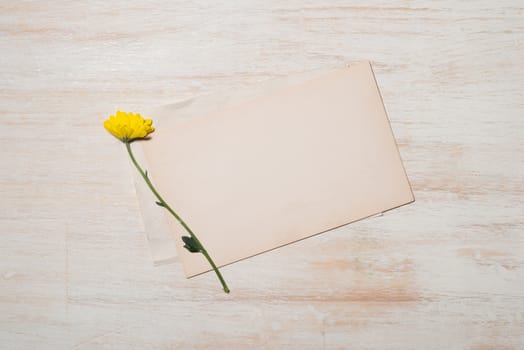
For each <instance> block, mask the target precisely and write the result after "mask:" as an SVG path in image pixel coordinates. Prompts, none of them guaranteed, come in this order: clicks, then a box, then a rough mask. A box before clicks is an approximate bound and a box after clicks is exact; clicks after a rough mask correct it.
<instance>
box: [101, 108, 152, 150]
mask: <svg viewBox="0 0 524 350" xmlns="http://www.w3.org/2000/svg"><path fill="white" fill-rule="evenodd" d="M152 125H153V121H152V120H151V119H144V118H142V116H141V115H140V114H139V113H127V112H122V111H116V114H115V115H111V116H110V117H109V119H107V120H106V121H105V122H104V128H106V130H107V131H109V132H110V133H111V134H112V135H113V136H115V137H116V138H118V139H120V140H122V141H123V142H129V141H132V140H134V139H141V138H144V137H146V136H147V135H149V134H150V133H152V132H153V131H155V128H154V127H153V126H152Z"/></svg>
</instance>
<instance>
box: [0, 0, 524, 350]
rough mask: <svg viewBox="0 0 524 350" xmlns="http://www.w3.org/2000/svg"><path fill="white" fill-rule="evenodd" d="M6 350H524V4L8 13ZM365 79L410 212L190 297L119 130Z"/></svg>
mask: <svg viewBox="0 0 524 350" xmlns="http://www.w3.org/2000/svg"><path fill="white" fill-rule="evenodd" d="M0 9H1V11H0V50H1V52H2V54H1V55H0V118H1V119H0V120H1V122H2V125H3V127H2V128H0V149H1V152H0V162H1V164H2V169H1V170H2V171H1V172H0V199H1V200H0V232H1V235H2V236H1V237H2V244H1V245H0V254H1V257H2V259H1V262H0V314H1V315H2V316H1V317H0V345H1V348H5V349H36V348H37V349H165V350H167V349H194V348H198V349H244V348H257V349H258V348H260V349H420V348H423V349H443V348H444V349H474V350H480V349H522V348H524V336H523V334H524V235H523V234H524V196H523V194H524V142H523V141H524V131H523V130H524V118H523V116H524V66H523V65H522V61H523V59H524V6H523V4H522V3H521V2H518V1H497V2H493V1H476V2H455V1H415V0H413V1H378V0H369V1H333V0H330V1H316V0H308V1H282V0H280V1H277V0H266V1H255V0H250V1H235V2H225V1H224V2H221V1H218V2H208V1H144V2H137V1H111V2H108V1H104V2H102V1H86V2H82V3H75V2H65V1H55V2H39V1H23V2H11V1H2V2H0ZM362 59H369V60H371V61H372V62H373V65H374V69H375V73H376V76H377V80H378V83H379V85H380V87H381V91H382V94H383V97H384V101H385V104H386V108H387V110H388V113H389V117H390V119H391V123H392V127H393V130H394V133H395V135H396V137H397V140H398V142H399V144H400V151H401V155H402V157H403V159H404V162H405V166H406V170H407V173H408V175H409V177H410V180H411V182H412V185H413V188H414V192H415V197H416V198H417V202H415V204H413V205H410V206H406V207H403V208H400V209H398V210H395V211H392V212H389V213H386V214H384V215H383V216H381V217H377V218H372V219H368V220H365V221H361V222H358V223H356V224H354V225H349V226H346V227H343V228H340V229H337V230H335V231H332V232H329V233H327V234H324V235H320V236H317V237H314V238H311V239H307V240H304V241H301V242H299V243H297V244H294V245H291V246H288V247H284V248H282V249H279V250H276V251H273V252H270V253H268V254H264V255H260V256H257V257H255V258H252V259H249V260H246V261H243V262H240V263H238V264H234V265H232V266H229V267H227V268H225V269H224V270H223V272H224V274H225V276H226V278H227V279H228V281H229V283H230V286H231V288H232V290H233V292H232V294H231V295H223V293H221V292H220V289H219V286H218V284H217V282H216V280H215V277H214V276H213V275H212V274H206V275H203V276H199V277H197V278H194V279H191V280H186V279H185V278H184V277H183V272H182V268H181V266H179V265H177V264H175V265H169V266H161V267H153V265H152V264H151V260H150V257H149V255H148V254H149V253H148V247H147V243H146V240H145V237H144V232H143V228H142V224H141V218H140V213H139V209H138V203H137V200H136V196H135V192H134V187H133V177H132V171H133V169H132V168H131V167H130V164H129V161H128V159H127V158H126V155H125V151H124V149H123V147H122V146H121V145H119V144H118V142H117V141H115V140H114V139H112V138H110V137H109V136H108V135H107V134H106V132H105V131H104V130H103V129H102V127H101V123H102V121H103V119H105V118H106V117H107V116H108V115H109V114H110V113H112V112H113V111H114V110H115V109H116V108H122V109H124V110H135V111H140V110H145V109H150V108H151V107H154V106H157V105H160V104H165V103H171V102H174V101H178V100H182V99H185V98H188V97H191V96H194V95H198V94H203V93H207V92H211V91H213V90H216V89H224V88H230V89H239V88H242V86H245V85H246V84H249V83H253V82H256V81H261V80H265V79H268V78H271V77H275V76H283V75H286V74H289V73H293V72H299V71H306V70H309V69H314V68H321V67H324V66H329V65H334V64H340V63H344V62H351V61H356V60H362Z"/></svg>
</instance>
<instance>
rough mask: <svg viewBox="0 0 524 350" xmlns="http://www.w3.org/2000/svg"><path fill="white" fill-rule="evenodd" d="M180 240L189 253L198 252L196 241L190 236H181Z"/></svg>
mask: <svg viewBox="0 0 524 350" xmlns="http://www.w3.org/2000/svg"><path fill="white" fill-rule="evenodd" d="M182 240H183V241H184V243H185V245H184V248H186V249H187V250H189V251H190V252H191V253H198V252H200V247H199V246H198V244H197V242H196V241H195V240H194V239H193V238H192V237H189V236H182Z"/></svg>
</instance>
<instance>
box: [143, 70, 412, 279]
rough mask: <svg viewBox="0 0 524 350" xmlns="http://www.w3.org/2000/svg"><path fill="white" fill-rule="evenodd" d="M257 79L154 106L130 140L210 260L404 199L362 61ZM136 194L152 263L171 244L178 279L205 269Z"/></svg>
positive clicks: (392, 146)
mask: <svg viewBox="0 0 524 350" xmlns="http://www.w3.org/2000/svg"><path fill="white" fill-rule="evenodd" d="M263 86H264V87H263V88H252V89H248V91H250V92H235V93H230V96H233V97H232V98H230V99H228V100H224V99H223V98H222V97H223V96H224V95H223V94H222V95H220V94H218V95H217V96H218V97H216V96H215V97H213V96H208V97H204V98H200V99H195V100H191V101H187V102H185V103H181V104H175V105H171V106H167V107H164V108H162V109H159V110H157V111H156V112H155V113H154V114H151V115H148V116H147V117H149V118H153V119H154V121H155V126H156V131H155V133H154V134H152V138H151V140H149V141H145V142H139V144H141V145H142V147H143V151H144V156H145V158H142V160H143V162H144V163H145V164H147V165H146V166H147V169H148V170H149V174H150V175H151V177H152V179H153V181H154V183H155V184H156V186H157V189H158V190H159V192H160V193H161V194H162V195H163V196H164V198H165V199H166V201H167V202H168V203H170V205H171V207H172V208H174V210H175V211H177V212H178V214H179V215H180V216H181V217H182V218H184V220H185V221H186V223H187V224H188V225H189V226H190V227H191V228H192V229H193V231H194V232H195V233H196V234H197V235H198V237H199V239H200V241H201V242H202V243H203V244H204V246H205V247H206V248H207V250H208V252H209V253H210V254H211V256H212V257H213V259H214V260H215V262H216V263H217V265H218V266H223V265H226V264H229V263H232V262H235V261H238V260H241V259H244V258H247V257H250V256H253V255H255V254H259V253H262V252H264V251H267V250H270V249H273V248H276V247H280V246H282V245H285V244H288V243H291V242H294V241H297V240H300V239H303V238H306V237H309V236H312V235H315V234H318V233H320V232H324V231H326V230H330V229H333V228H335V227H338V226H341V225H344V224H347V223H350V222H352V221H355V220H359V219H362V218H365V217H368V216H371V215H374V214H377V213H381V212H383V211H386V210H389V209H392V208H395V207H398V206H400V205H403V204H407V203H410V202H412V201H413V200H414V198H413V194H412V191H411V188H410V185H409V182H408V179H407V177H406V174H405V172H404V168H403V166H402V162H401V159H400V156H399V153H398V149H397V145H396V143H395V139H394V137H393V134H392V132H391V128H390V125H389V122H388V119H387V116H386V112H385V110H384V106H383V104H382V99H381V97H380V93H379V91H378V88H377V85H376V82H375V79H374V76H373V72H372V70H371V66H370V64H369V63H367V62H364V63H358V64H353V65H350V66H346V67H343V68H338V69H333V70H330V71H327V72H313V73H308V74H302V75H298V76H296V77H295V78H294V79H287V80H280V81H279V82H277V83H273V84H271V83H269V84H268V83H265V84H263ZM220 96H222V97H220ZM134 146H135V145H134ZM137 192H138V193H139V196H141V197H142V204H141V206H142V211H143V213H144V217H145V218H144V219H145V224H146V231H147V233H148V237H149V239H150V243H151V245H152V252H153V256H154V259H155V261H156V262H157V263H159V262H162V261H166V262H169V261H172V260H173V257H174V253H171V252H172V248H171V247H169V244H171V245H172V242H173V241H174V242H175V245H176V247H177V251H178V256H179V258H180V261H181V262H182V264H183V266H184V270H185V272H186V275H187V276H188V277H191V276H194V275H196V274H199V273H202V272H205V271H209V270H210V267H209V264H208V262H207V261H206V260H205V258H204V257H203V256H202V255H201V254H192V253H189V252H188V251H186V250H185V249H184V248H183V243H182V240H181V239H180V236H182V235H185V234H186V232H184V229H183V228H182V227H181V226H180V225H179V224H178V223H177V222H176V220H174V219H173V218H172V217H170V216H169V214H167V213H166V212H165V211H164V210H162V208H160V207H156V206H155V205H154V199H153V198H152V196H150V195H147V194H145V193H144V191H143V190H142V191H141V190H138V191H137ZM146 200H147V204H146ZM166 220H167V224H166V225H165V226H162V225H159V224H153V222H156V221H163V222H164V223H166ZM148 222H149V223H148ZM155 225H156V227H153V226H155ZM152 230H156V231H155V232H152ZM171 255H173V256H171Z"/></svg>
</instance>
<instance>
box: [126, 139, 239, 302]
mask: <svg viewBox="0 0 524 350" xmlns="http://www.w3.org/2000/svg"><path fill="white" fill-rule="evenodd" d="M124 143H125V144H126V148H127V153H129V157H131V161H132V162H133V164H134V165H135V167H136V169H137V170H138V172H139V173H140V175H142V178H143V179H144V181H145V182H146V184H147V186H149V189H150V190H151V192H153V194H154V195H155V197H156V198H157V199H158V201H159V202H160V203H161V204H162V206H163V207H164V208H166V209H167V211H169V212H170V213H171V215H173V216H174V217H175V219H177V221H178V222H179V223H180V225H182V227H184V228H185V229H186V231H187V233H189V235H190V236H191V238H192V239H193V240H194V241H195V242H196V243H197V244H198V247H199V248H200V252H201V253H202V254H204V256H205V257H206V259H207V261H208V262H209V264H210V265H211V267H212V268H213V270H214V271H215V273H216V275H217V277H218V279H219V280H220V283H221V284H222V287H223V288H224V292H226V293H229V288H228V286H227V284H226V281H225V280H224V278H223V277H222V274H221V273H220V271H219V270H218V268H217V266H216V265H215V263H214V262H213V259H211V256H209V253H208V252H207V250H206V249H205V248H204V246H203V245H202V243H200V240H199V239H198V238H197V236H196V235H195V234H194V233H193V231H192V230H191V229H190V228H189V226H188V225H187V224H186V223H185V222H184V220H182V218H181V217H180V216H178V214H177V213H175V211H174V210H173V209H171V207H170V206H169V205H168V204H167V203H166V201H165V200H164V198H162V196H161V195H160V194H159V193H158V192H157V190H156V189H155V186H153V184H152V183H151V180H149V177H148V176H147V174H146V173H145V172H144V171H143V170H142V168H141V167H140V165H139V164H138V163H137V161H136V159H135V156H134V155H133V152H132V151H131V143H130V141H125V140H124Z"/></svg>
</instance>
